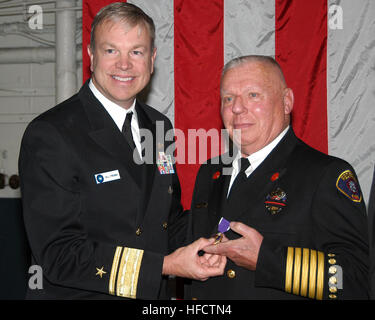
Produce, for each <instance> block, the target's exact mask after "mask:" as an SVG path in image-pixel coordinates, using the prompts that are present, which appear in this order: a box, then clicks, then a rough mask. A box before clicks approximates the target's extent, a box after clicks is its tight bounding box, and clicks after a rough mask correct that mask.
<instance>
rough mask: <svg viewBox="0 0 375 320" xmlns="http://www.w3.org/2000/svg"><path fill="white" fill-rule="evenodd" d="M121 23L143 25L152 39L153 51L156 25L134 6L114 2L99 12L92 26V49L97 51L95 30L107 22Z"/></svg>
mask: <svg viewBox="0 0 375 320" xmlns="http://www.w3.org/2000/svg"><path fill="white" fill-rule="evenodd" d="M108 20H110V21H114V22H117V21H121V22H124V23H125V24H128V25H129V26H131V27H133V26H136V25H139V24H140V25H143V26H145V27H146V29H147V30H148V32H149V35H150V38H151V49H153V48H154V46H155V24H154V21H153V20H152V18H151V17H150V16H148V15H147V14H146V13H145V12H144V11H143V10H142V9H140V8H139V7H137V6H135V5H134V4H131V3H127V2H114V3H111V4H109V5H107V6H105V7H103V8H101V9H100V10H99V12H98V13H97V14H96V16H95V18H94V20H93V21H92V24H91V35H90V47H91V49H92V50H94V49H95V30H96V28H97V27H98V26H99V25H101V24H102V23H103V22H105V21H108Z"/></svg>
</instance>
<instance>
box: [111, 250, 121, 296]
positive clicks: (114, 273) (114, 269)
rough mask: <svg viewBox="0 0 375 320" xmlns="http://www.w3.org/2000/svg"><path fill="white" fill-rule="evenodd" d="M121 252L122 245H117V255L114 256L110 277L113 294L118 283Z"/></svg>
mask: <svg viewBox="0 0 375 320" xmlns="http://www.w3.org/2000/svg"><path fill="white" fill-rule="evenodd" d="M121 252H122V247H117V248H116V251H115V255H114V257H113V262H112V269H111V276H110V278H109V294H111V295H114V294H115V283H116V276H117V269H118V263H119V261H120V257H121Z"/></svg>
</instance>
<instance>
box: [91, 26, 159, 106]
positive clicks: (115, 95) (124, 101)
mask: <svg viewBox="0 0 375 320" xmlns="http://www.w3.org/2000/svg"><path fill="white" fill-rule="evenodd" d="M88 54H89V56H90V62H91V67H90V68H91V71H92V81H93V83H94V85H95V86H96V88H97V89H98V90H99V91H100V92H101V93H102V94H103V95H104V96H105V97H107V98H108V99H109V100H111V101H112V102H114V103H116V104H118V105H120V106H121V107H123V108H125V109H128V108H129V107H130V106H131V105H132V103H133V102H134V99H135V97H136V95H137V94H138V93H139V92H140V91H141V90H142V89H143V88H144V87H145V86H146V85H147V83H148V82H149V81H150V77H151V74H152V72H153V70H154V61H155V57H156V49H152V47H151V38H150V35H149V32H148V30H147V28H146V27H145V26H143V25H141V24H140V25H136V26H134V27H131V26H127V25H126V24H124V23H121V22H117V23H116V22H113V21H110V20H108V21H105V22H103V23H102V24H100V25H98V26H97V29H96V31H95V48H90V47H88Z"/></svg>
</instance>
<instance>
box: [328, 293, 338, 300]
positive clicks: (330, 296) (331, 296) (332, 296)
mask: <svg viewBox="0 0 375 320" xmlns="http://www.w3.org/2000/svg"><path fill="white" fill-rule="evenodd" d="M329 298H330V299H336V298H337V296H336V295H335V294H330V295H329Z"/></svg>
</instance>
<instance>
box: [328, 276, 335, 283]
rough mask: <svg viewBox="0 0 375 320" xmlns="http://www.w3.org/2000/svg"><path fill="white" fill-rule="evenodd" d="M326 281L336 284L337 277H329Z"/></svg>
mask: <svg viewBox="0 0 375 320" xmlns="http://www.w3.org/2000/svg"><path fill="white" fill-rule="evenodd" d="M328 281H329V283H330V284H337V278H336V277H330V278H329V280H328Z"/></svg>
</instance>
